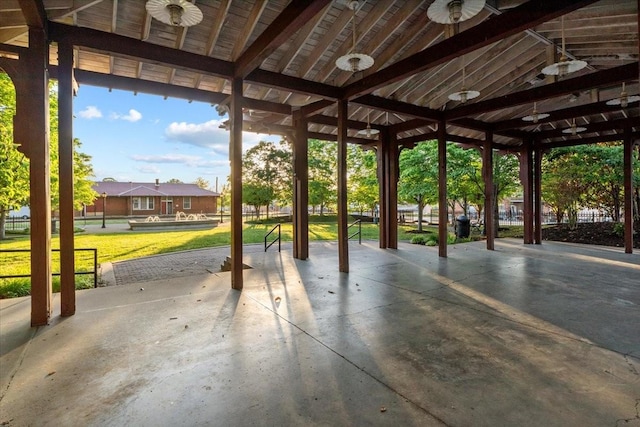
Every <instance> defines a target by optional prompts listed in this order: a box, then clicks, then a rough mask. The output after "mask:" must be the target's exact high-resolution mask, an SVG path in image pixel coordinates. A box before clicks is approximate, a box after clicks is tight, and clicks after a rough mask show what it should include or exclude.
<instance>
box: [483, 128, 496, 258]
mask: <svg viewBox="0 0 640 427" xmlns="http://www.w3.org/2000/svg"><path fill="white" fill-rule="evenodd" d="M482 179H483V181H484V206H485V208H484V228H485V230H486V235H487V249H488V250H490V251H492V250H493V249H494V246H495V245H494V243H495V236H496V230H495V222H494V221H495V216H494V206H495V203H496V201H495V198H494V193H493V133H492V132H491V131H487V132H486V134H485V138H484V144H483V146H482Z"/></svg>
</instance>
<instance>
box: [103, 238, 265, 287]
mask: <svg viewBox="0 0 640 427" xmlns="http://www.w3.org/2000/svg"><path fill="white" fill-rule="evenodd" d="M263 250H264V247H263V246H261V245H247V246H244V247H243V252H244V253H249V252H259V251H263ZM270 250H273V249H270ZM229 254H230V250H229V247H228V246H224V247H220V248H210V249H199V250H193V251H183V252H173V253H169V254H163V255H155V256H150V257H144V258H137V259H132V260H127V261H119V262H114V263H113V273H114V275H115V277H116V285H125V284H129V283H136V282H148V281H152V280H162V279H171V278H176V277H186V276H191V275H195V274H207V273H209V274H215V273H218V272H220V265H221V264H222V263H223V262H224V259H225V257H227V256H228V255H229Z"/></svg>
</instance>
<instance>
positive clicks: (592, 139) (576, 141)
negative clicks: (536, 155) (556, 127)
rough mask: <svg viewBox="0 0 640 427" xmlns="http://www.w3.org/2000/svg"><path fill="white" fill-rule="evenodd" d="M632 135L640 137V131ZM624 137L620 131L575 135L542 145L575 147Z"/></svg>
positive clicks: (620, 139) (547, 146) (619, 139)
mask: <svg viewBox="0 0 640 427" xmlns="http://www.w3.org/2000/svg"><path fill="white" fill-rule="evenodd" d="M631 135H632V136H633V137H634V138H640V132H634V133H632V134H631ZM623 139H624V134H623V133H619V134H615V135H603V136H591V137H588V138H577V137H573V138H571V139H567V140H565V141H551V142H543V143H541V144H540V146H541V147H542V148H543V149H545V150H546V149H551V148H559V147H573V146H575V145H588V144H597V143H599V142H614V141H622V140H623Z"/></svg>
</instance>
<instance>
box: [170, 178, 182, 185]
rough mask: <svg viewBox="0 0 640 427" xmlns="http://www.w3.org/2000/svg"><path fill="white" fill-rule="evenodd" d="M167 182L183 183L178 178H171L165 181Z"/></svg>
mask: <svg viewBox="0 0 640 427" xmlns="http://www.w3.org/2000/svg"><path fill="white" fill-rule="evenodd" d="M167 184H183V182H182V181H180V180H179V179H178V178H171V179H170V180H169V181H167Z"/></svg>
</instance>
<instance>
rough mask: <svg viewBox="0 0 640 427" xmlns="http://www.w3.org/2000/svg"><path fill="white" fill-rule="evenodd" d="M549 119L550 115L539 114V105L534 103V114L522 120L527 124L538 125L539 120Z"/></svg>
mask: <svg viewBox="0 0 640 427" xmlns="http://www.w3.org/2000/svg"><path fill="white" fill-rule="evenodd" d="M547 117H549V114H547V113H538V103H537V102H534V103H533V112H532V113H531V115H530V116H524V117H523V118H522V120H524V121H525V122H533V123H538V120H540V119H546V118H547Z"/></svg>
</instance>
